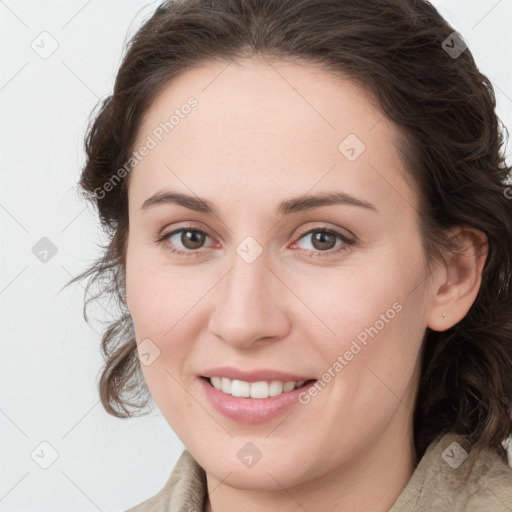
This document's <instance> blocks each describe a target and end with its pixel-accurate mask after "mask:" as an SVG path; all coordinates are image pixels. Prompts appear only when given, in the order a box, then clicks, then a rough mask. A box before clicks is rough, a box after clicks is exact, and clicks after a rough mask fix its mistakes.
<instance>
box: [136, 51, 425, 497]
mask: <svg viewBox="0 0 512 512" xmlns="http://www.w3.org/2000/svg"><path fill="white" fill-rule="evenodd" d="M226 66H227V65H226V63H212V64H208V65H205V66H204V67H201V68H197V69H194V70H190V71H187V72H186V73H184V74H183V75H182V76H181V77H179V78H178V79H176V80H173V81H172V83H170V84H169V85H168V86H167V87H166V88H165V89H164V90H163V92H161V93H160V94H159V96H158V97H157V99H156V101H154V102H153V103H152V105H151V107H150V109H149V110H148V112H147V115H146V116H145V117H144V119H143V122H142V124H141V126H140V130H139V132H138V138H137V143H136V145H135V149H140V148H141V147H142V146H145V147H146V150H144V149H142V150H141V151H139V153H140V155H142V158H141V160H140V162H139V163H138V164H137V165H136V166H135V168H134V170H133V171H132V173H131V176H130V185H129V223H130V227H129V239H128V246H127V260H126V286H127V300H128V307H129V309H130V312H131V316H132V318H133V322H134V326H135V333H136V339H137V342H138V343H140V345H139V356H140V358H141V361H142V369H143V372H144V377H145V379H146V382H147V385H148V387H149V389H150V391H151V394H152V396H153V398H154V400H155V402H156V404H157V405H158V407H159V408H160V410H161V412H162V414H163V415H164V416H165V418H166V420H167V421H168V423H169V425H170V426H171V427H172V429H173V430H174V431H175V432H176V434H177V435H178V436H179V437H180V439H181V440H182V442H183V443H184V444H185V446H186V447H187V448H188V449H189V451H190V452H191V453H192V455H193V456H194V458H195V459H196V460H197V461H198V462H199V464H200V465H201V466H202V467H203V468H204V469H205V470H206V471H207V473H208V474H210V475H214V476H215V478H217V479H219V480H224V483H227V484H230V485H232V486H234V487H238V488H253V489H257V488H260V489H279V488H281V487H286V488H288V487H291V486H293V485H296V484H300V483H304V482H307V481H310V480H313V479H314V478H316V477H320V476H321V475H326V474H327V473H331V472H333V471H342V470H343V468H349V467H350V468H351V470H352V471H353V470H354V468H356V467H357V465H364V464H365V461H366V462H367V461H368V459H369V457H374V456H375V455H376V454H377V453H378V454H380V455H382V454H383V453H384V450H388V451H389V450H401V449H402V447H403V445H404V443H408V444H409V446H410V445H411V443H412V426H411V423H410V422H411V415H412V409H413V406H414V397H415V393H416V389H417V388H416V385H417V379H418V376H419V366H418V363H419V350H420V346H421V342H422V339H423V335H424V333H425V328H426V325H427V316H428V311H429V308H430V296H431V295H432V292H431V291H429V288H428V283H429V280H428V279H427V276H428V273H427V268H426V262H425V259H424V255H423V252H422V246H421V239H420V233H419V228H418V216H417V210H418V198H417V197H416V194H415V193H414V191H413V190H412V189H411V188H410V187H409V186H408V184H407V183H406V182H405V181H404V179H403V177H402V176H401V173H402V172H403V164H402V161H401V159H400V157H399V155H398V153H397V150H396V149H395V136H396V132H395V131H394V128H393V126H392V125H391V124H390V122H388V121H387V119H386V118H384V117H383V115H382V114H381V112H380V111H379V110H378V109H377V108H376V107H375V105H374V104H373V103H371V102H370V100H369V98H368V96H366V95H365V94H364V91H363V90H362V89H360V88H359V87H358V86H357V85H355V84H354V83H352V82H350V81H341V80H335V79H334V78H333V77H331V76H329V75H327V74H325V73H324V72H322V71H321V70H319V69H318V68H315V67H313V66H311V65H299V64H291V63H284V62H279V63H275V62H274V63H273V64H272V65H270V64H267V63H264V62H261V61H258V60H244V61H239V62H237V63H231V64H230V65H229V66H227V67H226ZM190 97H193V99H192V100H189V98H190ZM187 100H188V102H187ZM171 116H174V117H171ZM166 123H167V124H166ZM144 155H145V156H144ZM165 194H169V195H167V196H166V195H165ZM170 194H182V195H183V196H189V197H190V199H189V200H188V201H181V204H179V202H176V201H174V200H172V197H171V196H170ZM326 194H330V195H331V196H329V197H330V198H331V199H332V198H334V197H337V198H338V200H337V201H331V200H329V201H327V200H326V198H327V195H326ZM310 196H311V197H312V196H315V197H316V196H319V197H323V199H322V200H308V198H309V197H310ZM199 201H205V202H207V203H208V205H209V208H207V207H205V206H204V205H203V206H202V207H200V206H201V205H198V204H197V203H198V202H199ZM179 230H182V231H179ZM197 230H199V231H197ZM171 232H174V234H170V233H171ZM201 232H204V234H202V233H201ZM336 232H339V233H340V235H341V236H340V235H338V234H336ZM165 235H168V236H165ZM157 240H160V241H157ZM350 240H352V242H350ZM173 251H180V252H173ZM229 370H233V371H239V372H255V373H253V374H252V375H243V374H235V373H229ZM265 371H268V372H284V373H288V374H290V375H284V376H283V375H279V374H276V375H272V374H271V373H268V374H264V373H263V372H265ZM258 372H259V373H258ZM212 375H215V376H217V377H219V379H220V378H222V376H223V375H224V376H225V378H226V377H229V376H231V378H233V379H235V378H236V377H238V378H237V379H235V380H242V381H243V380H244V379H243V378H241V377H244V376H245V377H246V379H245V380H246V381H248V382H256V381H258V382H259V381H267V382H270V381H272V380H283V381H285V382H286V381H288V380H290V381H297V380H306V381H307V380H309V379H315V380H316V381H317V383H316V384H314V385H313V384H311V383H310V384H308V383H307V382H306V384H305V385H304V386H303V387H302V388H301V389H299V390H296V391H291V392H290V391H287V390H288V388H287V387H286V388H285V391H286V392H285V393H283V394H282V395H279V396H278V395H276V396H272V397H270V398H250V397H248V398H246V397H243V396H242V397H237V398H235V397H233V396H231V395H229V396H228V394H226V393H224V392H223V391H219V390H215V389H214V388H212V387H211V385H210V384H209V383H208V382H207V381H206V380H205V379H204V378H203V377H205V376H207V377H210V376H212ZM300 377H303V379H300ZM220 382H221V384H222V382H223V381H222V380H221V381H220ZM228 384H229V382H228V381H227V380H224V385H225V386H227V385H228ZM299 384H300V382H299ZM311 386H313V387H311ZM251 388H252V390H253V392H254V393H259V392H262V393H265V392H267V391H269V390H271V391H270V392H271V394H272V393H278V392H279V386H278V385H277V387H276V384H275V383H274V384H272V385H270V386H269V385H267V387H266V386H265V383H263V384H258V385H256V386H250V385H249V384H245V383H235V385H234V387H233V388H232V389H231V391H232V392H233V393H234V394H239V393H240V394H241V395H243V394H244V393H245V391H247V390H249V392H250V390H251ZM225 390H227V391H229V388H228V387H226V388H225ZM272 390H274V391H272ZM315 390H316V391H315ZM255 396H256V395H255ZM260 396H265V395H264V394H263V395H260ZM276 404H278V405H277V406H276ZM228 475H229V476H228Z"/></svg>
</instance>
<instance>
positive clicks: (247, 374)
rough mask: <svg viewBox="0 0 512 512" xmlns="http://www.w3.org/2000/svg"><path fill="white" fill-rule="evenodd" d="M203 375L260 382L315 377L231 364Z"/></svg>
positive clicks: (205, 372)
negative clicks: (245, 369)
mask: <svg viewBox="0 0 512 512" xmlns="http://www.w3.org/2000/svg"><path fill="white" fill-rule="evenodd" d="M200 376H201V377H226V378H228V379H231V380H235V379H236V380H243V381H245V382H260V381H262V380H267V381H271V380H280V381H282V382H289V381H292V380H293V381H295V382H298V381H300V380H312V379H315V377H311V376H309V377H308V376H302V375H298V374H294V373H287V372H282V371H279V370H267V369H260V370H250V371H242V370H239V369H237V368H232V367H229V366H222V367H217V368H209V369H206V370H204V372H203V373H202V375H200Z"/></svg>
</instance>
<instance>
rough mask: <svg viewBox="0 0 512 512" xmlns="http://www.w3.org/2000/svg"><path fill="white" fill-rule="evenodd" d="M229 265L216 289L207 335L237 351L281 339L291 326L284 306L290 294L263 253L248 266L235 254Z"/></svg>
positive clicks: (289, 298) (288, 302)
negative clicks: (208, 333)
mask: <svg viewBox="0 0 512 512" xmlns="http://www.w3.org/2000/svg"><path fill="white" fill-rule="evenodd" d="M230 263H231V267H230V270H229V272H228V273H227V275H226V276H225V277H224V279H222V280H221V281H220V282H219V283H218V284H217V286H216V287H215V293H214V294H213V300H214V301H215V304H216V306H215V307H214V309H213V310H212V314H211V316H210V319H209V332H210V333H211V334H213V335H215V336H217V337H219V338H220V339H222V340H223V341H224V342H225V343H227V344H229V345H231V346H233V347H235V348H237V349H251V348H253V347H256V346H260V345H261V344H262V343H265V342H269V341H276V340H278V339H280V338H284V337H285V336H286V335H287V333H288V332H289V330H290V325H291V322H290V320H289V317H290V316H291V315H289V312H288V311H287V307H288V306H290V305H291V297H290V296H291V295H292V294H291V293H290V292H289V290H288V289H287V288H286V286H285V284H283V282H282V280H280V279H279V278H278V276H277V275H276V272H275V271H273V270H272V269H271V268H270V266H269V264H268V261H267V259H266V258H265V257H264V254H261V255H260V256H259V257H258V258H257V259H256V260H255V261H253V262H251V263H248V262H247V261H245V260H244V259H243V258H242V257H240V256H239V255H238V254H237V253H236V252H235V254H234V256H233V258H232V260H231V261H230ZM286 292H288V295H289V296H288V297H287V296H286Z"/></svg>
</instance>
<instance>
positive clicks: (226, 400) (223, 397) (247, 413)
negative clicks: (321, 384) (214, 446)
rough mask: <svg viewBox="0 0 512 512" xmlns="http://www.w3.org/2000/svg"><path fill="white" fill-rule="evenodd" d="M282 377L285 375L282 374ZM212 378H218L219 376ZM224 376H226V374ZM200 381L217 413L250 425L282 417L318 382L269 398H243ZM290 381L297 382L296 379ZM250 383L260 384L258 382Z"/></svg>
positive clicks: (306, 383)
mask: <svg viewBox="0 0 512 512" xmlns="http://www.w3.org/2000/svg"><path fill="white" fill-rule="evenodd" d="M238 374H240V372H238ZM281 375H283V374H282V373H281ZM212 376H213V377H216V376H218V375H212ZM224 376H226V375H225V374H224ZM245 378H247V374H245ZM198 380H199V382H200V385H201V387H202V389H203V392H204V394H205V396H206V398H207V400H208V401H209V402H210V404H211V405H212V407H213V408H214V409H215V410H216V411H217V412H219V413H220V414H222V415H223V416H225V417H227V418H229V419H231V420H233V421H236V422H242V423H248V424H256V423H263V422H265V421H269V420H272V419H274V418H277V417H278V416H280V415H282V414H283V413H284V412H285V411H287V410H288V409H290V408H291V407H293V406H294V405H297V404H298V403H299V395H300V394H301V393H304V392H305V391H306V390H307V389H308V388H309V387H310V386H312V385H313V384H314V383H315V382H316V380H315V379H309V381H308V382H305V383H304V385H303V386H301V387H300V388H297V389H293V390H292V391H287V392H286V393H281V394H280V395H277V396H271V397H268V398H243V397H235V396H232V395H228V394H226V393H224V392H222V391H220V390H218V389H217V388H214V387H213V386H212V385H211V384H210V382H209V380H208V379H207V378H206V377H199V378H198ZM241 380H243V379H241ZM260 380H267V379H260ZM270 380H281V379H270ZM289 380H295V378H293V379H289ZM298 380H304V379H298ZM248 382H258V380H252V381H248Z"/></svg>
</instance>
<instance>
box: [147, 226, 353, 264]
mask: <svg viewBox="0 0 512 512" xmlns="http://www.w3.org/2000/svg"><path fill="white" fill-rule="evenodd" d="M182 231H194V232H197V233H201V234H202V235H205V236H207V237H209V238H211V237H210V235H208V233H206V232H205V231H204V230H202V229H199V228H197V227H195V226H182V227H180V228H179V229H175V230H173V231H170V232H168V233H164V234H162V235H161V236H159V237H158V238H157V239H156V242H157V243H158V244H161V245H164V244H165V242H166V241H167V240H168V239H169V238H170V237H171V236H173V235H175V234H176V233H181V232H182ZM315 231H321V232H324V233H329V234H331V235H336V236H338V237H339V239H340V240H341V241H342V242H343V243H342V244H341V245H339V246H338V248H337V249H336V250H333V249H330V250H328V251H318V250H317V251H314V250H308V249H302V250H303V251H305V252H306V254H307V255H308V256H310V257H312V258H327V257H329V256H332V255H334V254H339V253H341V252H343V251H346V250H347V249H348V248H349V247H350V246H353V245H355V244H356V239H355V238H351V237H349V236H347V235H346V234H345V233H342V232H341V231H338V230H337V229H335V228H332V227H327V226H317V227H315V228H312V229H309V230H307V231H304V232H302V233H300V234H299V237H298V238H297V241H296V242H298V241H299V240H301V239H302V238H303V237H304V236H306V235H309V234H311V233H313V232H315ZM296 242H294V243H293V245H295V243H296ZM165 248H166V249H167V250H169V251H170V252H171V253H172V254H176V255H178V256H186V257H188V256H201V254H202V251H200V250H193V249H189V250H188V251H181V250H180V249H174V248H171V247H169V246H168V245H167V244H165Z"/></svg>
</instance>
